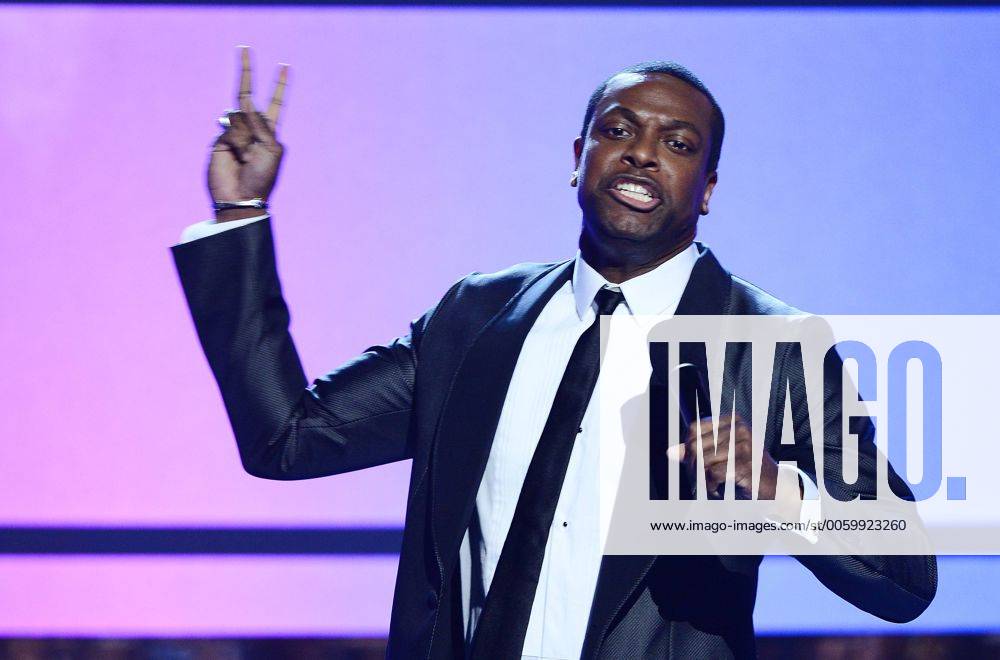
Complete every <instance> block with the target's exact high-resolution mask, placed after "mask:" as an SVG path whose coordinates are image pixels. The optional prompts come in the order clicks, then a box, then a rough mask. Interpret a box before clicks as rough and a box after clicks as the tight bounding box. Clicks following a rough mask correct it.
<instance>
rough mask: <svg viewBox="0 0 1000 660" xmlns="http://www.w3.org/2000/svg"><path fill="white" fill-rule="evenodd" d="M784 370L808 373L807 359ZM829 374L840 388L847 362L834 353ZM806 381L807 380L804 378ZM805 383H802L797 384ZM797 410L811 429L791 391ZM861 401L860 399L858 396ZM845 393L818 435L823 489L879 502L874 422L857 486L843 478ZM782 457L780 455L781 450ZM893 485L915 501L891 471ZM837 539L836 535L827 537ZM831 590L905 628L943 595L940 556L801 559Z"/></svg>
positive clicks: (826, 407) (865, 431)
mask: <svg viewBox="0 0 1000 660" xmlns="http://www.w3.org/2000/svg"><path fill="white" fill-rule="evenodd" d="M782 368H783V369H799V370H801V369H802V362H801V359H799V360H789V359H788V354H787V353H786V359H785V360H784V364H783V366H782ZM824 369H825V370H831V371H832V376H833V378H831V380H832V381H833V382H840V374H841V373H842V369H843V360H842V359H841V358H840V356H839V355H837V354H836V353H832V354H831V355H830V358H829V359H828V360H827V363H826V364H825V365H824ZM799 375H801V374H799ZM791 380H792V381H793V382H802V379H801V378H793V379H791ZM789 395H790V397H791V410H792V414H793V415H794V416H795V418H796V419H795V420H794V421H793V425H794V427H796V428H798V427H802V426H807V425H808V415H809V411H808V404H807V399H806V396H805V393H804V392H796V391H794V389H792V390H790V392H789ZM854 395H855V396H856V395H857V393H856V392H854ZM842 400H843V399H842V392H841V391H840V390H839V389H830V390H829V391H827V392H825V394H824V401H823V425H824V428H823V429H813V437H821V438H823V443H824V446H823V447H822V448H821V450H823V451H825V453H826V456H827V457H828V459H834V460H826V461H824V467H823V471H824V475H823V477H824V479H823V483H824V486H825V487H826V489H827V491H828V492H829V493H830V494H831V495H833V496H835V497H837V499H840V500H851V499H854V498H856V497H860V498H862V499H874V497H875V492H876V490H875V489H876V469H877V468H876V465H877V452H878V449H877V448H876V445H875V427H874V424H873V423H872V421H871V420H870V419H867V418H865V419H863V421H862V423H861V425H860V427H859V428H857V429H856V431H857V436H858V476H857V479H856V480H855V481H854V483H852V484H845V483H844V479H843V476H842V474H841V473H840V467H839V466H840V465H841V463H842V461H841V460H840V456H841V454H840V445H839V443H837V442H835V441H834V440H835V437H834V434H839V433H840V432H841V414H842V408H843V405H842ZM778 428H780V425H779V426H778ZM779 451H780V450H779ZM782 458H783V459H791V458H794V459H796V460H798V461H800V463H799V465H800V466H801V465H805V466H807V467H806V469H805V471H806V472H809V473H811V474H812V475H815V474H816V472H815V465H814V463H813V461H812V457H811V456H808V457H804V456H794V457H793V456H785V457H782ZM889 480H890V482H891V483H892V486H893V490H895V491H896V492H897V493H906V494H907V495H908V497H907V499H910V500H912V494H910V491H909V489H908V488H907V486H906V484H905V482H904V481H903V480H902V479H901V478H900V477H899V476H898V475H897V474H896V473H895V471H893V470H892V467H891V466H890V467H889ZM823 533H836V532H823ZM796 558H797V559H798V560H799V562H801V563H802V564H803V565H804V566H805V567H806V568H808V569H809V570H810V571H811V572H812V573H813V574H814V575H815V576H816V577H817V578H818V579H819V580H820V582H822V583H823V584H824V585H825V586H826V587H827V588H828V589H830V590H831V591H833V592H834V593H836V594H837V595H838V596H840V597H841V598H843V599H845V600H847V601H848V602H850V603H852V604H854V605H855V606H856V607H858V608H860V609H862V610H864V611H866V612H869V613H871V614H874V615H875V616H878V617H880V618H882V619H885V620H887V621H893V622H897V623H905V622H907V621H911V620H913V619H915V618H916V617H917V616H919V615H920V614H921V613H922V612H923V611H924V610H925V609H927V607H928V605H930V603H931V600H933V598H934V594H935V593H936V591H937V559H936V558H935V556H934V555H861V554H854V555H850V554H845V555H800V556H798V557H796Z"/></svg>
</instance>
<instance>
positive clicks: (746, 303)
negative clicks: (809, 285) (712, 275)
mask: <svg viewBox="0 0 1000 660" xmlns="http://www.w3.org/2000/svg"><path fill="white" fill-rule="evenodd" d="M731 277H732V282H733V286H732V289H730V292H729V295H730V306H729V313H730V314H767V315H772V316H774V315H781V316H799V315H804V314H806V312H803V311H802V310H801V309H798V308H797V307H793V306H791V305H789V304H788V303H786V302H784V301H783V300H780V299H778V298H777V297H775V296H773V295H771V294H770V293H768V292H767V291H765V290H764V289H762V288H760V287H759V286H757V285H756V284H753V283H751V282H748V281H747V280H745V279H743V278H742V277H739V276H737V275H731Z"/></svg>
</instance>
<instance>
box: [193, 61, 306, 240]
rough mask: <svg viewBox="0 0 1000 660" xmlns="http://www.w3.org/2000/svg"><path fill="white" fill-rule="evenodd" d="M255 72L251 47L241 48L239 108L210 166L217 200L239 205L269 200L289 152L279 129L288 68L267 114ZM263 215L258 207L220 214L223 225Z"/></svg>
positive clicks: (226, 123)
mask: <svg viewBox="0 0 1000 660" xmlns="http://www.w3.org/2000/svg"><path fill="white" fill-rule="evenodd" d="M251 81H252V75H251V70H250V48H249V47H248V46H240V87H239V94H238V102H239V110H238V111H236V110H233V111H229V112H227V113H226V115H225V116H224V117H220V118H219V122H220V123H221V124H222V125H223V127H225V131H224V132H223V133H222V135H220V136H219V137H218V138H216V140H215V143H214V144H213V145H212V155H211V157H210V158H209V162H208V192H209V194H210V195H211V196H212V201H214V202H236V201H243V200H249V199H254V198H257V197H260V198H262V199H265V200H266V199H267V197H268V195H270V194H271V190H272V189H273V188H274V183H275V180H276V179H277V178H278V167H279V165H280V164H281V156H282V153H283V152H284V148H283V147H282V145H281V143H280V142H278V139H277V135H276V130H277V127H278V115H279V113H280V110H281V103H282V99H283V98H284V95H285V85H286V83H287V81H288V65H287V64H282V65H281V68H280V69H279V73H278V82H277V85H276V86H275V88H274V95H273V96H272V97H271V103H270V105H269V106H268V108H267V112H263V113H261V112H257V109H256V108H255V107H254V104H253V98H252V96H251V92H252V85H251ZM254 215H260V211H259V210H257V209H230V210H226V211H220V212H218V213H217V214H216V219H217V220H218V221H220V222H225V221H226V220H238V219H240V218H247V217H251V216H254Z"/></svg>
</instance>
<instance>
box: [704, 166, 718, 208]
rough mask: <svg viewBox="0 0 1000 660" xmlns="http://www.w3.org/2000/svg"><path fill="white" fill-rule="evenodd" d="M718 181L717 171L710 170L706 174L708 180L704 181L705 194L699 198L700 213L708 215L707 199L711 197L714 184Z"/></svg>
mask: <svg viewBox="0 0 1000 660" xmlns="http://www.w3.org/2000/svg"><path fill="white" fill-rule="evenodd" d="M718 182H719V173H718V172H712V173H711V174H709V175H708V181H706V182H705V194H704V195H702V198H701V215H708V200H709V199H711V198H712V191H713V190H715V184H716V183H718Z"/></svg>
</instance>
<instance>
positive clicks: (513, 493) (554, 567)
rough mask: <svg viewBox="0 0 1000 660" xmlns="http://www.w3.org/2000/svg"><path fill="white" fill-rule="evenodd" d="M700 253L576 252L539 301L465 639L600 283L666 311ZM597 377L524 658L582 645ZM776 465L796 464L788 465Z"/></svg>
mask: <svg viewBox="0 0 1000 660" xmlns="http://www.w3.org/2000/svg"><path fill="white" fill-rule="evenodd" d="M266 217H268V216H266V215H263V216H259V217H254V218H247V219H246V220H240V221H234V222H227V223H223V224H215V223H214V222H212V221H208V222H203V223H198V224H196V225H191V226H190V227H188V228H187V229H185V231H184V234H183V235H182V238H181V242H187V241H190V240H197V239H199V238H203V237H205V236H210V235H212V234H215V233H219V232H220V231H226V230H228V229H234V228H236V227H240V226H243V225H246V224H249V223H250V222H255V221H257V220H261V219H263V218H266ZM696 260H697V249H696V248H695V246H694V245H691V246H689V247H688V248H687V249H685V250H684V251H683V252H681V253H680V254H678V255H676V256H674V257H673V258H671V259H670V260H668V261H666V262H665V263H663V264H661V265H660V266H658V267H657V268H655V269H653V270H651V271H650V272H648V273H645V274H643V275H640V276H638V277H634V278H632V279H630V280H628V281H626V282H623V283H622V284H620V285H613V284H610V283H609V282H607V280H605V279H604V278H603V277H602V276H601V275H600V274H599V273H598V272H597V271H595V270H594V269H593V268H591V267H590V265H588V264H587V262H586V261H584V260H583V258H582V257H581V256H580V254H579V253H578V254H577V256H576V261H575V264H574V270H573V278H572V280H571V281H569V282H566V283H565V284H564V285H563V286H562V287H561V288H560V289H559V290H558V291H556V293H555V294H554V295H553V296H552V298H551V299H550V300H549V301H548V303H546V305H545V306H544V307H543V309H542V311H541V313H540V314H539V316H538V319H537V320H536V321H535V323H534V325H533V326H532V327H531V330H530V331H529V332H528V334H527V337H526V338H525V341H524V345H523V346H522V348H521V352H520V354H519V356H518V359H517V364H516V365H515V367H514V373H513V376H512V377H511V381H510V386H509V388H508V390H507V396H506V398H505V400H504V405H503V410H502V411H501V413H500V420H499V422H498V425H497V430H496V434H495V435H494V438H493V445H492V448H491V449H490V456H489V460H488V461H487V464H486V471H485V474H484V475H483V479H482V482H481V483H480V486H479V491H478V493H477V495H476V520H475V521H473V524H472V526H471V528H470V530H469V531H468V532H467V533H466V535H465V539H464V540H463V542H462V550H461V553H460V558H461V571H462V591H463V594H462V596H463V614H464V621H465V624H466V634H467V638H468V639H471V637H472V634H473V632H474V631H475V625H476V622H477V621H478V618H479V615H480V613H481V611H482V606H483V604H484V600H485V594H486V593H487V592H488V591H489V588H490V584H491V582H492V580H493V575H494V573H495V572H496V568H497V563H498V562H499V560H500V552H501V550H502V549H503V544H504V541H505V540H506V537H507V532H508V530H509V529H510V525H511V521H512V519H513V516H514V509H515V507H516V505H517V500H518V496H519V495H520V492H521V486H522V484H523V483H524V478H525V475H526V474H527V471H528V465H529V463H530V462H531V457H532V455H533V453H534V451H535V446H536V445H537V443H538V440H539V438H540V436H541V433H542V429H543V427H544V426H545V422H546V420H547V419H548V415H549V410H550V409H551V407H552V402H553V400H554V399H555V394H556V389H557V388H558V387H559V383H560V381H561V380H562V376H563V373H564V372H565V370H566V365H567V363H568V362H569V358H570V355H571V353H572V352H573V348H574V347H575V346H576V342H577V340H578V339H579V338H580V336H581V335H582V334H583V333H584V331H585V330H586V329H587V328H588V327H589V326H590V325H591V323H593V321H594V318H595V314H596V313H595V310H594V306H593V302H594V297H595V296H596V295H597V292H598V290H599V289H601V288H602V287H605V286H607V287H610V288H618V289H620V290H621V292H622V294H623V296H624V298H625V303H624V304H622V305H619V306H618V308H617V309H616V310H615V315H620V314H641V315H672V314H673V313H674V311H675V310H676V309H677V303H678V302H679V301H680V298H681V295H682V294H683V292H684V288H685V287H686V286H687V282H688V279H689V278H690V276H691V271H692V269H693V268H694V265H695V262H696ZM598 378H600V376H598ZM599 387H600V384H599V383H598V385H597V387H595V388H594V392H595V395H592V397H591V401H590V403H589V404H588V406H587V410H586V412H585V413H584V417H583V423H582V428H583V431H582V432H581V433H580V434H578V435H577V437H576V442H575V444H574V446H573V451H572V454H571V456H570V461H569V465H568V467H567V469H566V477H565V480H564V481H563V485H562V492H561V494H560V496H559V502H558V504H557V505H556V510H555V516H554V518H553V522H552V528H551V529H550V531H549V538H548V544H547V545H546V548H545V557H544V559H543V561H542V568H541V573H540V575H539V579H538V588H537V589H536V591H535V600H534V604H533V606H532V610H531V617H530V620H529V622H528V630H527V633H526V636H525V641H524V647H523V651H522V657H525V658H544V659H545V660H555V659H566V660H568V659H571V658H579V657H580V652H581V650H582V648H583V641H584V636H585V634H586V629H587V622H588V619H589V617H590V608H591V602H592V600H593V597H594V590H595V587H596V585H597V575H598V572H599V571H600V567H601V559H602V553H601V549H602V546H603V544H602V543H601V529H600V520H599V518H600V516H599V507H600V502H599V493H598V483H599V480H600V477H599V467H600V466H599V462H598V460H599V438H598V423H597V419H596V416H597V414H598V408H599V405H597V403H596V402H595V401H596V399H595V396H596V392H598V391H599ZM780 467H781V468H786V467H787V469H790V470H793V471H795V472H798V471H797V470H795V468H793V467H791V466H785V465H782V466H780ZM798 474H799V475H801V476H803V483H804V487H805V489H806V496H807V498H808V497H809V495H810V493H815V485H814V484H813V483H812V482H811V481H810V480H809V478H808V477H806V476H805V475H804V473H801V472H798ZM818 506H819V503H818V500H815V503H814V504H810V505H807V506H803V507H802V515H801V518H802V519H803V520H807V519H818V518H819V511H818Z"/></svg>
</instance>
